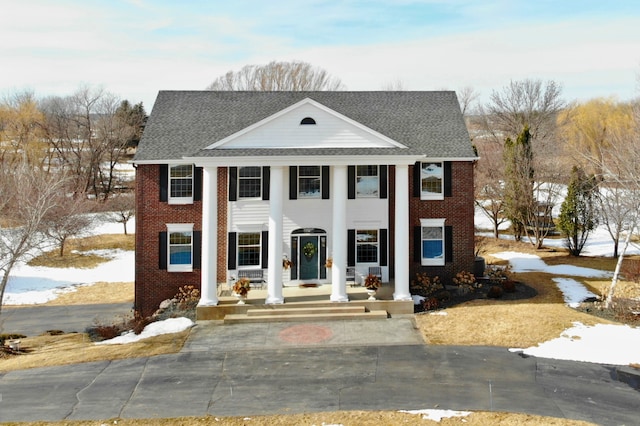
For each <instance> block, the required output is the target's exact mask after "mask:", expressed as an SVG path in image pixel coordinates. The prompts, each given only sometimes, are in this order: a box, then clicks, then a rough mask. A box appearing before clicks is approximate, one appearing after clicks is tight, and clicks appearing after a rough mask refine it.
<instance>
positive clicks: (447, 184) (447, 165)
mask: <svg viewBox="0 0 640 426" xmlns="http://www.w3.org/2000/svg"><path fill="white" fill-rule="evenodd" d="M443 172H444V176H443V178H444V183H443V185H444V188H443V190H444V196H445V197H451V195H452V192H453V185H452V182H451V181H452V178H451V175H452V173H451V161H445V162H444V170H443Z"/></svg>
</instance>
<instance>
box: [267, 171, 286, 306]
mask: <svg viewBox="0 0 640 426" xmlns="http://www.w3.org/2000/svg"><path fill="white" fill-rule="evenodd" d="M270 175H271V182H270V183H269V244H268V246H269V265H268V268H269V269H268V271H267V299H266V300H265V303H266V304H276V303H284V297H283V296H282V204H283V200H284V195H283V191H284V168H283V167H282V166H271V173H270Z"/></svg>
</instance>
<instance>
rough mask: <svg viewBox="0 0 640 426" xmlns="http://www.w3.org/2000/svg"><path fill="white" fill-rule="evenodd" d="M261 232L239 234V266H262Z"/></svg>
mask: <svg viewBox="0 0 640 426" xmlns="http://www.w3.org/2000/svg"><path fill="white" fill-rule="evenodd" d="M260 235H261V233H260V232H240V233H238V266H260V247H261V242H260Z"/></svg>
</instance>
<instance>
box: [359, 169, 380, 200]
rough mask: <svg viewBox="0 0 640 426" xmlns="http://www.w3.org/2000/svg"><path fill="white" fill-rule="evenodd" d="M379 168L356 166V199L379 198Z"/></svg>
mask: <svg viewBox="0 0 640 426" xmlns="http://www.w3.org/2000/svg"><path fill="white" fill-rule="evenodd" d="M379 188H380V180H379V174H378V166H356V198H378V195H379Z"/></svg>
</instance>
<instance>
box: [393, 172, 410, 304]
mask: <svg viewBox="0 0 640 426" xmlns="http://www.w3.org/2000/svg"><path fill="white" fill-rule="evenodd" d="M395 196H396V198H395V200H396V201H395V202H396V205H395V215H396V218H395V240H394V243H395V258H394V263H393V264H394V268H395V279H394V283H395V289H394V292H393V300H411V293H410V292H409V166H407V165H406V164H398V165H396V188H395Z"/></svg>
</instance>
